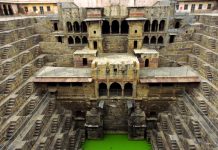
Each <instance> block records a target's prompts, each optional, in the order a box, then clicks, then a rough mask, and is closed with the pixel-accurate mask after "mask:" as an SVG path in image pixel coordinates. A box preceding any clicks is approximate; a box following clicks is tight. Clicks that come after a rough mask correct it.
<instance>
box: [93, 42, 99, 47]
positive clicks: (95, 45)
mask: <svg viewBox="0 0 218 150" xmlns="http://www.w3.org/2000/svg"><path fill="white" fill-rule="evenodd" d="M93 45H94V49H97V48H98V43H97V41H94V42H93Z"/></svg>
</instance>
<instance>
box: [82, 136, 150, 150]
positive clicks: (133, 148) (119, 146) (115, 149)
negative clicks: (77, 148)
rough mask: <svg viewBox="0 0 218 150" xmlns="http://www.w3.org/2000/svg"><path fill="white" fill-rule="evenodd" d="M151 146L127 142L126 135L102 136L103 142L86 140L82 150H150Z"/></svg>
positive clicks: (145, 143) (140, 142)
mask: <svg viewBox="0 0 218 150" xmlns="http://www.w3.org/2000/svg"><path fill="white" fill-rule="evenodd" d="M151 149H152V148H151V144H149V143H148V142H146V141H145V140H142V141H132V140H128V136H127V135H126V134H122V135H114V134H108V135H104V139H103V140H86V141H85V144H84V145H83V150H151Z"/></svg>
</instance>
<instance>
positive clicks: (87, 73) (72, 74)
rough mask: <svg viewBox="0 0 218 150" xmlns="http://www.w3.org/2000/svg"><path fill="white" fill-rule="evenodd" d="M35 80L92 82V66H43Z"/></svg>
mask: <svg viewBox="0 0 218 150" xmlns="http://www.w3.org/2000/svg"><path fill="white" fill-rule="evenodd" d="M33 81H34V82H91V81H92V77H91V69H90V68H73V67H50V66H48V67H43V68H42V69H41V70H40V71H39V72H38V73H37V74H36V76H35V78H34V80H33Z"/></svg>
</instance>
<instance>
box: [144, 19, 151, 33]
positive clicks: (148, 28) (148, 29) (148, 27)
mask: <svg viewBox="0 0 218 150" xmlns="http://www.w3.org/2000/svg"><path fill="white" fill-rule="evenodd" d="M149 31H150V21H149V20H146V22H145V25H144V32H149Z"/></svg>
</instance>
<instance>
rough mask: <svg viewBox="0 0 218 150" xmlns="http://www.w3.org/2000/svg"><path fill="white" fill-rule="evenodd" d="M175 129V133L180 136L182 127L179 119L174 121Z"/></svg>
mask: <svg viewBox="0 0 218 150" xmlns="http://www.w3.org/2000/svg"><path fill="white" fill-rule="evenodd" d="M175 127H176V133H177V134H178V135H182V125H181V121H180V119H178V118H176V119H175Z"/></svg>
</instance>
